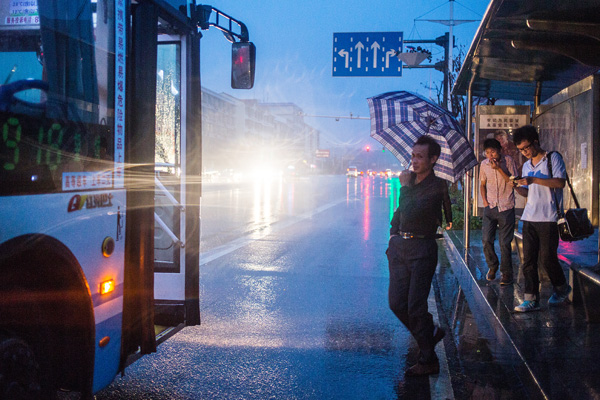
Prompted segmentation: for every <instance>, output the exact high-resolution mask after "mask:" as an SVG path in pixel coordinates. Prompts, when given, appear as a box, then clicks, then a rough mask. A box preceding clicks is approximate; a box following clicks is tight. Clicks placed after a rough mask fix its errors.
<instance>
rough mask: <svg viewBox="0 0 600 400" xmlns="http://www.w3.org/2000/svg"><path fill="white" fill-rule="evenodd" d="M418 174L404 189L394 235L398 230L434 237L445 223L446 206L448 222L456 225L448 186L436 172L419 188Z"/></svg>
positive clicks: (393, 223) (428, 176)
mask: <svg viewBox="0 0 600 400" xmlns="http://www.w3.org/2000/svg"><path fill="white" fill-rule="evenodd" d="M415 179H416V174H413V176H412V178H411V181H410V184H409V185H406V186H402V187H401V188H400V199H399V204H398V208H397V209H396V212H394V216H393V218H392V222H391V224H392V227H391V229H390V235H396V234H398V231H402V232H410V233H414V234H417V235H427V236H429V235H434V234H435V233H436V231H437V227H438V226H440V225H441V223H442V206H443V207H444V214H445V216H446V222H447V223H448V224H449V223H450V222H452V205H451V204H450V195H449V194H448V184H447V183H446V181H444V180H443V179H441V178H438V177H436V176H435V174H434V173H433V171H432V172H431V173H430V174H429V175H427V177H426V178H425V179H423V180H422V181H421V182H419V183H418V184H416V185H415V183H414V182H415Z"/></svg>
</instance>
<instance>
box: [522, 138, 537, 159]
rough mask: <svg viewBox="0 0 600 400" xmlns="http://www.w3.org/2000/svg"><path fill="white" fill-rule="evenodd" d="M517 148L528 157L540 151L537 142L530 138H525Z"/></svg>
mask: <svg viewBox="0 0 600 400" xmlns="http://www.w3.org/2000/svg"><path fill="white" fill-rule="evenodd" d="M517 149H519V151H520V152H521V154H523V155H524V156H525V157H527V159H530V158H533V157H535V156H537V155H538V153H539V151H540V149H539V147H538V146H537V142H535V141H534V142H533V143H531V142H530V141H529V140H523V141H522V142H521V143H519V144H518V145H517Z"/></svg>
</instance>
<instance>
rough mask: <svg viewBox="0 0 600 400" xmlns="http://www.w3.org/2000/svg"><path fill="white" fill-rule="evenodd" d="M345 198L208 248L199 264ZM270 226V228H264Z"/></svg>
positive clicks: (308, 217)
mask: <svg viewBox="0 0 600 400" xmlns="http://www.w3.org/2000/svg"><path fill="white" fill-rule="evenodd" d="M346 200H347V198H346V197H343V198H341V199H338V200H334V201H332V202H330V203H327V204H324V205H322V206H321V207H317V208H316V209H314V210H310V211H307V212H305V213H303V214H300V215H296V216H292V217H290V218H287V219H285V220H279V221H276V222H274V223H272V224H268V225H266V226H264V227H263V230H262V232H260V233H251V234H249V235H246V236H243V237H240V238H238V239H235V240H233V241H231V242H229V243H227V244H224V245H221V246H218V247H215V248H214V249H211V250H208V251H206V252H204V253H200V266H202V265H206V264H208V263H209V262H211V261H214V260H216V259H218V258H221V257H223V256H225V255H227V254H229V253H231V252H233V251H235V250H238V249H240V248H242V247H244V246H247V245H249V244H250V243H252V242H255V241H257V240H261V239H264V238H265V237H266V236H269V235H271V234H273V233H276V232H279V231H281V230H283V229H286V228H289V227H290V226H292V225H294V224H297V223H298V222H302V221H305V220H307V219H311V218H313V217H314V216H315V215H317V214H320V213H322V212H323V211H325V210H328V209H330V208H331V207H335V206H337V205H338V204H341V203H344V202H346ZM265 228H270V229H265Z"/></svg>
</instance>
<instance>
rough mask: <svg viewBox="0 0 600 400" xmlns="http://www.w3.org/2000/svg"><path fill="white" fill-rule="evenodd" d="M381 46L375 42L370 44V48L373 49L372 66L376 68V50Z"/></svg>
mask: <svg viewBox="0 0 600 400" xmlns="http://www.w3.org/2000/svg"><path fill="white" fill-rule="evenodd" d="M380 48H381V46H380V45H379V43H377V42H373V44H372V45H371V49H372V50H373V68H377V50H379V49H380Z"/></svg>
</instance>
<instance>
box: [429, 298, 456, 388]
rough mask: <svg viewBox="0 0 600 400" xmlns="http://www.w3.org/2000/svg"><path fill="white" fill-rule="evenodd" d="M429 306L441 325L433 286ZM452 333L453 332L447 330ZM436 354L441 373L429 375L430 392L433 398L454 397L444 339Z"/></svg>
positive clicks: (434, 318)
mask: <svg viewBox="0 0 600 400" xmlns="http://www.w3.org/2000/svg"><path fill="white" fill-rule="evenodd" d="M427 306H428V308H429V312H430V313H431V316H432V317H433V321H434V322H435V324H436V325H437V326H439V325H440V320H439V317H438V311H437V304H436V303H435V294H434V292H433V288H432V289H431V290H430V291H429V297H428V298H427ZM446 334H447V335H450V334H451V332H446ZM436 354H437V356H438V359H439V360H440V373H439V374H438V376H433V375H430V376H429V392H430V393H431V398H432V399H447V400H453V399H454V390H452V382H451V380H450V368H449V367H448V359H447V358H446V348H445V347H444V341H443V340H442V342H441V346H436Z"/></svg>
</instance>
